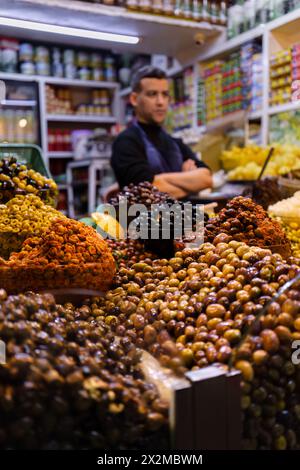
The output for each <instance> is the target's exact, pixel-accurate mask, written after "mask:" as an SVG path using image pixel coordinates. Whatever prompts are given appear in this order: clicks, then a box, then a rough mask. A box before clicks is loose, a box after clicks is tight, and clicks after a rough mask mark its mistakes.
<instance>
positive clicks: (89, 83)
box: [0, 72, 120, 89]
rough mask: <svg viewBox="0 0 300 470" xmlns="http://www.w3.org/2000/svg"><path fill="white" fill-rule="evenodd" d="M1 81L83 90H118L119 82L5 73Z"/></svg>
mask: <svg viewBox="0 0 300 470" xmlns="http://www.w3.org/2000/svg"><path fill="white" fill-rule="evenodd" d="M0 79H1V80H21V81H22V82H23V81H26V82H40V83H46V84H49V85H62V86H70V87H77V88H79V87H82V88H108V89H118V88H119V86H120V85H119V83H118V82H98V81H96V80H79V79H75V80H70V79H68V78H56V77H51V76H49V77H44V76H41V75H23V74H22V73H5V72H0Z"/></svg>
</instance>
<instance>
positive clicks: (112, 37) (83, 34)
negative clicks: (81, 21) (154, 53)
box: [0, 16, 140, 44]
mask: <svg viewBox="0 0 300 470" xmlns="http://www.w3.org/2000/svg"><path fill="white" fill-rule="evenodd" d="M0 25H1V26H11V27H13V28H22V29H29V30H32V31H42V32H45V33H54V34H64V35H65V36H73V37H78V38H87V39H95V40H97V41H109V42H119V43H123V44H138V43H139V41H140V38H139V37H138V36H128V35H126V34H116V33H104V32H101V31H93V30H89V29H80V28H70V27H69V26H59V25H54V24H47V23H38V22H36V21H27V20H26V21H25V20H18V19H15V18H5V17H3V16H1V17H0Z"/></svg>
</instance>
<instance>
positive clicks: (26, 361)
mask: <svg viewBox="0 0 300 470" xmlns="http://www.w3.org/2000/svg"><path fill="white" fill-rule="evenodd" d="M0 300H1V304H0V337H1V339H2V341H4V342H5V344H6V363H5V364H0V414H1V423H0V448H2V449H36V448H38V449H136V448H140V449H151V448H155V449H157V448H168V445H169V443H168V403H167V402H165V401H163V400H162V399H161V398H160V396H159V394H158V391H157V389H156V387H155V386H154V385H152V384H150V383H148V382H147V381H146V380H145V379H144V376H143V373H142V371H141V369H140V366H139V364H140V357H141V351H140V350H139V349H138V348H137V347H136V346H135V345H134V344H133V342H132V339H131V338H130V336H127V335H126V334H124V335H123V336H122V338H120V339H116V337H115V334H114V333H113V332H112V331H111V329H110V327H109V326H108V325H107V324H106V323H105V321H104V316H103V315H102V314H101V312H100V310H99V308H98V305H97V304H96V303H92V304H91V305H90V306H87V305H84V306H82V307H80V308H77V309H76V308H74V306H73V305H72V304H65V305H64V306H62V305H56V304H55V301H54V298H53V297H52V296H51V295H50V294H44V295H37V294H33V293H28V294H26V295H23V294H21V295H18V296H10V297H7V295H6V293H5V291H3V290H1V291H0ZM96 300H97V299H96Z"/></svg>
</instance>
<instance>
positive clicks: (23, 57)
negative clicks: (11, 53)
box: [19, 42, 33, 62]
mask: <svg viewBox="0 0 300 470" xmlns="http://www.w3.org/2000/svg"><path fill="white" fill-rule="evenodd" d="M19 61H20V62H32V61H33V46H32V44H29V43H27V42H23V43H22V44H20V48H19Z"/></svg>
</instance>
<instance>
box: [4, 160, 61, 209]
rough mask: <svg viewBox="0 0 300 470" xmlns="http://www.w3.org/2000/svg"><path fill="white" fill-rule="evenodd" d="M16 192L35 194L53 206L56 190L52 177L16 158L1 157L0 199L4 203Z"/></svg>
mask: <svg viewBox="0 0 300 470" xmlns="http://www.w3.org/2000/svg"><path fill="white" fill-rule="evenodd" d="M17 194H35V195H37V196H39V197H41V198H42V199H43V200H44V202H45V203H46V204H49V205H52V206H54V205H55V202H56V201H55V200H56V197H57V195H58V190H57V185H56V183H55V182H54V181H53V180H52V179H50V178H46V177H45V176H43V175H41V174H40V173H38V172H37V171H34V170H32V169H29V168H28V167H27V166H26V165H25V164H23V163H20V162H18V161H17V159H16V158H14V157H10V158H7V159H6V158H4V159H1V160H0V200H1V202H2V203H5V202H7V201H9V200H10V199H11V198H12V197H14V196H15V195H17Z"/></svg>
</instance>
